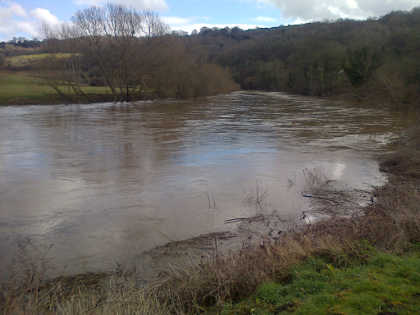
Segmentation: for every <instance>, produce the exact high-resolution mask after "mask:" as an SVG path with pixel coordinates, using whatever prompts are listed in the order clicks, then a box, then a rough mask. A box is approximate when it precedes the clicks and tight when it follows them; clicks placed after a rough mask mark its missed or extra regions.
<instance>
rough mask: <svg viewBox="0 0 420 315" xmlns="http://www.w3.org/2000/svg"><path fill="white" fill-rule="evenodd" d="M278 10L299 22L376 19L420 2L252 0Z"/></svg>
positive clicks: (403, 0) (414, 0)
mask: <svg viewBox="0 0 420 315" xmlns="http://www.w3.org/2000/svg"><path fill="white" fill-rule="evenodd" d="M254 1H256V2H257V4H259V5H261V4H272V5H275V6H277V7H278V8H280V10H281V13H282V15H283V16H284V17H285V18H288V19H292V20H295V21H297V20H301V21H319V20H323V19H337V18H353V19H364V18H368V17H378V16H382V15H385V14H387V13H389V12H391V11H395V10H410V9H412V8H414V7H416V6H420V0H254Z"/></svg>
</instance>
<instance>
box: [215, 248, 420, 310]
mask: <svg viewBox="0 0 420 315" xmlns="http://www.w3.org/2000/svg"><path fill="white" fill-rule="evenodd" d="M360 254H362V255H361V256H359V257H345V258H346V259H345V260H341V261H340V260H337V259H329V257H323V256H322V255H319V256H315V257H311V258H309V259H307V260H306V261H305V262H304V263H301V264H299V265H297V266H295V267H293V268H291V270H290V273H289V274H288V276H287V277H285V279H284V280H283V281H277V282H273V281H272V282H266V283H263V284H262V285H260V286H259V287H258V288H257V290H256V291H255V293H254V294H253V295H252V296H251V297H249V298H247V299H245V300H243V301H242V302H240V303H237V304H234V305H229V304H227V305H225V306H224V308H223V309H222V310H221V313H222V314H282V313H284V314H286V313H295V314H375V315H376V314H417V313H418V311H419V310H420V298H419V297H420V247H417V248H413V250H412V251H410V252H409V253H407V254H404V255H402V256H396V255H392V254H387V253H384V252H378V251H377V250H375V249H374V248H369V247H366V249H365V251H362V252H361V253H360Z"/></svg>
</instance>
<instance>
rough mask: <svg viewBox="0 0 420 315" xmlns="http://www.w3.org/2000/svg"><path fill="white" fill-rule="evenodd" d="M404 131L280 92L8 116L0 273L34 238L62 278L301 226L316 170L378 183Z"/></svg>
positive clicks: (0, 167) (0, 192)
mask: <svg viewBox="0 0 420 315" xmlns="http://www.w3.org/2000/svg"><path fill="white" fill-rule="evenodd" d="M396 128H397V127H396V122H395V121H394V119H393V117H392V115H391V114H390V113H389V112H387V111H382V110H372V109H370V110H367V109H360V108H352V107H348V106H347V107H345V106H342V105H334V104H331V103H330V102H328V101H322V100H317V99H311V98H304V97H295V96H290V95H285V94H280V93H247V92H236V93H233V94H230V95H224V96H217V97H212V98H207V99H202V100H196V101H187V102H186V101H156V102H138V103H132V104H93V105H67V106H65V105H63V106H25V107H4V108H0V268H1V270H2V272H1V273H2V274H3V275H4V274H7V271H8V270H9V269H8V268H9V264H10V262H11V261H12V258H13V257H14V255H15V254H16V249H17V248H18V246H17V244H22V243H25V240H27V239H30V240H32V243H33V244H34V248H36V249H37V250H39V251H41V252H45V251H46V248H49V247H50V245H52V247H51V248H49V249H48V253H47V256H48V259H49V261H50V262H51V263H52V264H53V265H55V266H56V267H57V269H58V271H57V272H58V273H63V272H64V273H75V272H86V271H103V270H109V269H111V268H113V267H115V264H116V263H117V262H123V261H125V260H130V259H131V257H133V256H134V255H136V257H140V259H141V253H142V252H144V251H147V250H150V249H151V248H154V247H156V246H161V245H164V244H166V243H168V242H170V241H179V240H185V239H189V238H193V237H196V236H198V235H201V234H205V233H211V232H220V231H226V230H228V229H229V228H230V225H226V224H225V220H228V219H232V218H238V217H250V216H254V215H255V214H258V212H266V213H271V212H273V211H276V212H277V213H278V214H280V215H281V216H283V217H284V218H291V219H293V218H296V217H297V216H300V215H301V214H302V212H303V211H305V210H307V209H308V208H310V204H309V203H308V199H307V198H304V197H303V196H302V192H303V191H304V190H305V185H307V174H308V172H310V173H318V174H319V173H321V174H322V175H323V176H325V177H326V178H328V179H330V180H334V181H336V182H337V183H339V184H340V185H342V186H346V187H350V188H355V189H363V190H366V189H370V188H371V187H372V186H373V185H380V184H382V183H383V182H384V181H385V178H384V176H383V175H381V174H380V172H379V170H378V163H377V162H376V161H375V159H374V157H375V155H376V154H380V153H381V152H383V150H384V146H385V145H386V144H387V143H388V142H389V141H390V140H391V139H392V138H393V136H394V131H395V130H396ZM257 196H263V198H261V199H263V202H264V206H263V207H259V206H256V202H255V201H256V199H257V198H256V197H257ZM262 208H263V209H262Z"/></svg>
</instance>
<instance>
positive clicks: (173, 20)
mask: <svg viewBox="0 0 420 315" xmlns="http://www.w3.org/2000/svg"><path fill="white" fill-rule="evenodd" d="M162 20H163V22H165V23H166V24H168V25H173V26H174V25H185V24H188V23H190V19H187V18H182V17H177V16H163V17H162Z"/></svg>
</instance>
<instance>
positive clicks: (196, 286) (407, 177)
mask: <svg viewBox="0 0 420 315" xmlns="http://www.w3.org/2000/svg"><path fill="white" fill-rule="evenodd" d="M418 134H419V132H418V131H415V130H413V131H410V132H407V133H406V134H405V135H404V136H403V137H402V139H401V142H400V143H401V144H399V145H396V146H395V147H394V150H395V152H396V153H394V154H392V155H390V156H388V157H386V159H384V160H383V161H381V169H382V170H383V171H385V172H387V173H388V175H389V182H388V184H387V185H386V186H385V187H382V188H378V189H377V190H376V193H375V195H376V196H375V198H373V199H372V201H373V202H372V204H371V205H369V206H368V207H366V208H363V209H359V208H356V209H355V211H354V212H353V215H352V216H350V217H349V216H334V215H332V216H331V217H330V218H329V219H328V220H324V221H320V222H317V223H313V224H309V225H307V224H306V225H302V224H300V225H293V227H292V228H290V229H289V230H288V231H276V233H275V234H276V235H273V231H267V232H266V234H265V235H261V238H260V239H259V240H260V241H258V242H249V243H243V245H242V247H240V248H239V249H238V250H235V251H227V252H225V253H222V252H221V249H220V247H221V246H222V244H221V243H222V242H223V241H224V240H226V241H228V240H229V239H230V238H231V237H232V235H227V234H214V235H208V236H203V237H201V238H198V239H194V240H190V241H187V242H179V243H178V244H174V243H172V244H168V245H167V246H163V247H161V248H160V249H158V250H157V251H153V252H152V253H151V256H153V255H155V254H156V253H159V252H161V253H165V252H169V253H172V254H173V257H178V258H179V257H180V256H182V258H183V259H181V260H180V261H178V262H176V261H174V260H172V261H170V258H171V257H169V258H168V260H167V261H166V262H165V263H166V266H164V265H165V264H162V265H161V266H158V268H157V269H159V268H160V274H159V277H158V279H154V280H153V281H152V282H149V283H148V284H147V286H145V284H144V282H143V279H140V278H139V277H138V273H137V272H136V271H135V270H134V271H133V270H130V269H124V268H122V267H117V268H116V270H115V272H113V273H110V274H85V275H79V276H73V277H59V278H56V279H54V280H47V279H46V278H45V270H46V269H47V268H48V264H45V262H44V261H42V260H41V259H40V260H39V261H26V262H23V263H22V264H21V266H22V268H21V269H16V273H15V274H14V277H12V279H11V280H10V282H9V283H7V284H6V285H4V287H3V288H2V295H1V296H0V302H1V305H2V306H1V309H2V312H3V313H5V314H15V313H19V312H20V313H22V312H27V313H44V314H45V313H62V314H74V313H81V314H84V313H92V314H114V313H118V312H119V313H130V314H168V313H184V314H185V313H187V314H189V313H199V312H201V313H213V314H216V313H223V312H224V313H225V314H237V313H243V314H252V313H255V314H258V313H264V312H265V313H267V312H268V313H270V312H274V311H278V312H297V313H299V312H303V313H304V311H305V310H308V309H314V310H325V309H327V310H328V309H329V310H337V311H341V312H343V313H345V314H346V312H347V313H351V312H363V313H365V314H378V313H380V312H391V311H392V312H401V313H406V314H410V313H412V307H413V305H414V306H415V304H413V300H414V299H415V298H416V296H417V295H416V294H418V293H419V292H418V291H419V290H420V283H419V278H418V277H417V276H418V275H417V273H416V270H418V268H417V267H416V266H418V264H419V252H420V251H419V247H418V243H419V241H420V215H419V211H418V207H417V205H418V202H419V199H420V197H419V193H418V192H419V187H420V185H419V183H420V181H419V179H420V167H419V166H420V163H419V158H418V157H419V149H420V146H419V145H418V140H417V139H418V137H417V135H418ZM375 199H376V200H375ZM337 207H338V208H339V207H340V205H337ZM253 220H255V221H258V222H260V223H261V224H262V225H264V226H265V225H266V224H267V223H268V225H270V222H271V223H272V222H273V220H272V219H271V218H269V217H257V218H250V219H245V220H242V221H243V222H242V223H243V224H245V225H244V228H247V227H248V226H247V224H251V223H252V221H253ZM197 244H199V245H200V246H201V245H203V244H206V245H207V247H208V255H205V256H203V257H198V260H197V257H195V258H193V259H185V257H188V248H190V249H191V248H194V247H197V246H196V245H197ZM191 255H192V254H191ZM191 257H193V255H192V256H191ZM17 265H18V264H16V265H15V266H17ZM380 268H385V269H386V271H387V272H386V273H384V274H383V275H380V274H379V269H380ZM18 270H19V271H18ZM360 274H362V275H366V277H364V278H363V279H359V278H357V277H356V275H360ZM407 274H410V275H412V277H411V278H410V279H408V280H407V279H405V278H406V276H405V275H407ZM308 277H309V278H310V279H312V280H313V281H312V280H311V283H308V282H307V280H305V279H307V278H308ZM362 280H363V281H362ZM390 283H392V286H393V288H392V290H391V289H390V288H389V286H390ZM315 284H316V286H315ZM305 285H306V286H307V287H305ZM312 285H313V286H312ZM300 288H303V290H301V289H300ZM377 288H384V291H383V293H380V292H379V291H378V289H377ZM297 289H299V290H297ZM416 290H417V291H416ZM332 292H334V293H332ZM381 292H382V291H381ZM391 297H392V299H391V300H390V298H391ZM342 307H345V309H343V308H342Z"/></svg>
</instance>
